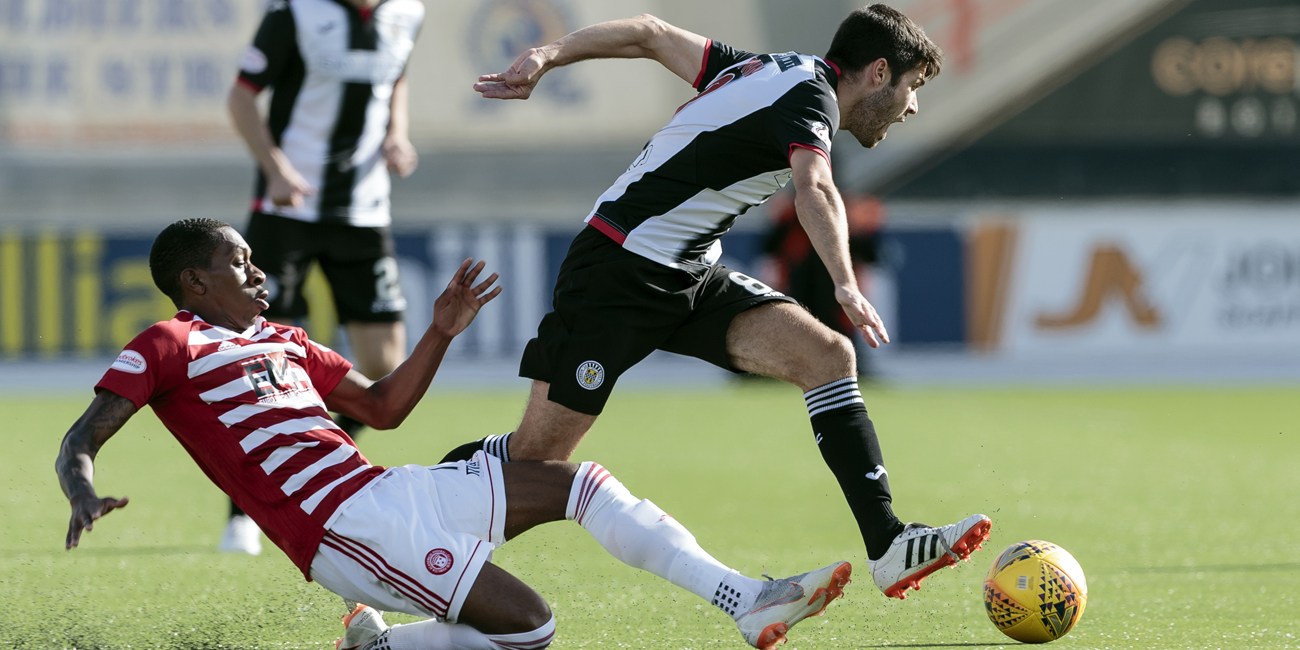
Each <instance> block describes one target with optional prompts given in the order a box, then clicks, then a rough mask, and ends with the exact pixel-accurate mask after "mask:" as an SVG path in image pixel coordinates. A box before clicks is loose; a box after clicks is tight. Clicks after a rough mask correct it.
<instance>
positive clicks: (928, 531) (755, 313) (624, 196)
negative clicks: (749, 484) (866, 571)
mask: <svg viewBox="0 0 1300 650" xmlns="http://www.w3.org/2000/svg"><path fill="white" fill-rule="evenodd" d="M599 58H648V59H654V60H655V61H658V62H659V63H661V64H662V65H663V66H664V67H666V68H668V70H670V71H672V72H673V73H674V74H676V75H677V76H678V77H681V78H682V79H683V80H684V81H686V82H687V83H690V84H692V85H693V86H694V87H695V88H696V89H697V90H698V91H699V94H698V95H697V96H696V97H695V98H694V99H692V100H690V101H689V102H687V103H685V104H683V105H682V106H681V108H679V109H678V110H677V113H676V114H675V115H674V116H673V118H672V120H671V121H669V123H668V125H667V126H665V127H664V128H663V129H661V130H660V131H659V132H658V133H656V134H655V135H654V137H652V138H651V139H650V141H649V142H648V143H647V144H646V146H645V148H644V149H643V150H642V151H641V154H640V155H638V156H637V157H636V159H635V160H633V161H632V164H631V166H629V167H628V169H627V171H626V172H624V173H623V175H622V176H621V177H619V179H618V181H617V182H616V183H614V185H613V186H612V187H610V188H609V189H608V190H607V191H606V192H605V193H604V194H603V195H602V196H601V197H600V198H599V199H598V200H597V201H596V205H595V207H594V208H593V209H592V211H591V213H590V214H588V215H587V219H586V222H587V224H588V227H587V228H585V229H584V230H583V232H582V233H580V234H579V235H578V236H577V237H576V238H575V239H574V240H573V245H572V246H571V247H570V248H569V253H568V256H567V257H566V258H565V260H564V263H563V264H562V265H561V267H560V275H559V282H558V283H557V284H556V287H555V301H554V311H552V312H551V313H549V314H547V315H546V316H545V317H544V318H543V319H542V322H541V325H540V326H539V327H538V329H537V338H535V339H533V340H532V341H530V342H529V344H528V347H527V348H526V349H525V350H524V356H523V360H522V361H521V362H520V366H519V374H520V375H522V376H524V377H528V378H531V379H532V380H533V388H532V394H531V396H530V398H529V402H528V408H527V410H526V411H525V412H524V417H523V421H522V422H521V423H520V424H519V428H518V430H516V431H515V432H514V433H513V434H508V435H507V436H490V437H488V438H485V439H484V440H481V441H477V442H474V443H469V444H466V445H462V446H461V447H460V448H458V449H456V450H454V451H452V453H451V454H449V455H448V459H456V458H468V457H469V455H470V454H471V453H473V452H475V451H477V450H480V449H482V450H484V451H487V452H488V453H490V454H495V455H497V456H499V457H502V458H504V459H507V460H541V459H557V460H565V459H567V458H568V457H569V456H570V455H572V454H573V451H574V449H576V448H577V446H578V443H579V442H580V441H581V440H582V437H583V436H584V435H585V434H586V433H587V431H588V430H589V429H590V428H591V426H592V424H593V423H594V422H595V421H596V416H597V415H599V414H600V412H601V410H602V409H603V408H604V406H605V401H606V400H607V399H608V398H609V395H610V392H611V391H612V390H613V388H614V383H615V382H616V381H617V380H618V377H619V376H620V375H621V374H622V373H623V372H624V371H626V370H627V369H628V368H631V367H632V366H634V365H636V364H637V363H639V362H640V361H641V360H642V359H644V358H645V357H646V356H647V355H649V354H650V353H651V352H653V351H654V350H656V349H658V350H667V351H669V352H676V353H678V354H684V355H688V356H693V357H696V358H699V359H703V360H705V361H708V362H709V363H712V364H714V365H717V366H719V367H722V368H726V369H728V370H732V371H736V372H749V373H757V374H763V375H768V376H771V377H776V378H778V379H781V380H784V381H787V382H789V383H791V384H794V385H796V386H798V387H799V388H800V389H801V390H802V391H803V394H804V400H805V403H806V404H807V407H808V416H809V417H810V418H811V420H812V427H813V434H814V439H815V440H816V441H817V445H818V447H819V448H820V450H821V453H822V457H823V458H824V459H825V460H826V464H827V465H828V466H829V467H830V469H831V472H833V473H834V474H835V478H836V479H837V480H838V481H839V484H840V487H841V489H842V490H843V492H844V496H845V498H846V499H847V500H848V502H849V508H850V509H851V510H852V512H853V516H854V518H855V519H856V520H857V523H858V527H859V529H860V530H861V532H862V538H863V541H864V542H865V545H866V550H867V557H868V560H869V561H868V565H869V566H870V568H871V575H872V578H873V580H874V581H875V583H876V586H877V587H879V588H880V590H881V591H883V592H884V593H885V595H887V596H892V597H897V598H903V597H904V596H905V593H906V591H907V590H908V589H910V588H916V587H917V586H918V585H919V584H920V582H921V580H922V579H924V578H925V577H926V576H928V575H929V574H931V573H933V572H934V571H936V570H938V569H939V568H942V567H944V566H950V565H952V564H954V563H955V562H957V561H959V560H964V559H966V558H968V557H969V556H970V553H971V552H973V551H974V550H976V549H978V548H979V545H980V544H981V543H982V542H983V541H984V540H985V539H987V538H988V534H989V528H990V525H991V523H990V522H989V519H988V517H985V516H983V515H973V516H970V517H967V518H966V519H964V520H962V521H960V522H958V523H956V524H952V525H949V526H944V527H942V528H931V527H929V526H925V525H922V524H907V525H904V524H903V523H902V522H901V521H899V519H898V517H896V516H895V515H894V512H893V510H892V507H891V503H892V497H891V495H890V491H889V481H888V479H887V478H886V476H887V473H886V471H885V464H884V457H883V456H882V455H881V452H880V444H879V442H878V440H877V438H876V430H875V426H874V425H873V424H872V422H871V419H870V418H869V417H867V410H866V406H865V404H864V403H863V401H862V394H861V392H859V390H858V382H857V372H856V364H855V357H854V351H853V345H852V344H851V343H850V342H849V340H848V339H847V338H845V337H844V336H842V335H840V334H839V333H837V332H835V331H833V330H831V329H830V328H829V327H826V326H825V325H823V324H822V323H821V322H819V321H818V320H817V319H816V318H814V317H813V316H812V315H811V314H809V313H808V311H807V310H806V309H804V308H802V307H801V306H799V305H798V304H797V303H795V302H794V301H793V300H791V299H790V298H788V297H786V296H784V295H782V294H780V293H778V292H776V291H773V290H772V289H771V288H770V287H768V286H767V285H764V284H763V283H761V282H758V281H756V280H754V279H753V278H750V277H748V276H746V275H744V274H741V273H738V272H734V271H732V270H731V269H728V268H726V267H725V266H723V265H721V264H718V258H719V257H720V256H721V254H722V246H721V243H720V241H719V240H720V239H721V237H722V235H723V234H725V233H726V232H727V230H728V229H729V228H730V227H731V225H732V223H734V222H735V220H736V218H737V217H739V216H740V215H741V214H743V213H744V212H745V211H746V210H748V209H749V208H751V207H754V206H755V205H758V204H760V203H762V202H764V201H766V200H767V199H768V198H769V197H770V196H771V195H772V194H773V193H775V192H776V191H777V190H779V189H781V187H782V186H784V185H785V184H786V183H787V182H789V181H790V180H791V179H792V178H793V181H794V186H795V190H796V196H795V207H796V210H797V212H798V215H799V221H800V223H802V224H803V227H804V229H805V230H806V231H807V232H808V236H809V238H810V239H811V240H812V243H813V246H814V248H815V249H816V250H817V254H818V255H819V256H820V257H821V259H822V261H823V262H825V263H826V268H827V270H828V271H830V275H831V277H832V278H833V279H834V281H835V298H836V300H838V301H839V303H840V305H841V306H843V308H844V312H845V313H846V314H847V315H848V317H849V320H850V321H851V322H852V323H853V324H854V325H855V326H856V327H857V328H858V329H859V330H860V331H861V332H862V334H863V336H865V337H866V339H867V342H868V343H869V344H870V345H871V346H872V347H876V346H879V345H880V343H887V342H888V341H889V334H888V333H887V332H886V330H885V326H884V324H883V323H881V321H880V317H879V316H878V315H877V314H876V310H875V309H874V308H873V307H872V306H871V304H870V303H868V302H867V300H866V298H864V297H863V296H862V293H861V292H860V291H859V290H858V285H857V281H856V279H855V277H854V274H853V270H852V268H851V266H850V263H849V253H848V235H847V225H846V219H845V214H844V204H843V202H842V201H841V200H840V194H839V191H838V190H837V189H836V187H835V184H834V182H833V180H832V178H831V167H830V151H831V139H832V138H833V137H834V135H835V131H836V129H837V128H838V129H843V130H845V131H848V132H849V133H851V134H852V135H853V136H854V138H856V139H857V140H858V142H859V143H861V144H862V145H863V146H866V147H874V146H875V145H876V144H877V143H878V142H880V141H881V140H882V139H884V137H885V132H886V131H887V130H888V129H889V126H890V125H891V124H893V123H894V122H902V121H903V120H904V119H905V118H906V117H907V116H908V115H912V114H915V113H916V112H917V102H916V92H917V89H919V88H920V87H921V86H922V85H923V84H925V82H926V81H927V80H929V79H933V78H934V77H935V75H937V74H939V64H940V60H941V59H942V54H941V53H940V51H939V48H937V47H936V46H935V45H934V43H932V42H931V41H930V39H929V38H928V37H926V35H925V33H924V32H923V31H922V30H921V28H920V27H918V26H917V25H916V24H915V23H913V22H912V21H911V20H909V19H908V18H907V17H906V16H904V15H903V14H901V13H899V12H897V11H895V10H893V9H891V8H889V7H887V6H885V5H879V4H877V5H872V6H870V7H867V8H865V9H861V10H858V11H855V12H853V13H852V14H850V15H849V17H848V18H847V19H845V20H844V22H843V23H841V24H840V27H839V30H838V31H837V32H836V34H835V37H834V39H833V40H832V41H831V46H830V50H829V51H828V52H827V54H826V57H825V58H820V57H816V56H808V55H805V54H797V53H794V52H786V53H784V54H752V53H749V52H744V51H741V50H736V49H733V48H731V47H728V46H726V45H723V44H722V43H719V42H717V41H713V40H710V39H707V38H704V37H703V36H700V35H698V34H693V33H691V32H688V31H686V30H683V29H680V28H677V27H674V26H672V25H669V24H667V23H665V22H663V21H662V20H659V19H657V18H655V17H653V16H649V15H643V16H638V17H636V18H632V19H628V20H615V21H611V22H605V23H600V24H597V25H593V26H591V27H587V28H585V29H581V30H578V31H576V32H574V33H572V34H569V35H568V36H565V37H564V38H561V39H560V40H558V41H555V42H554V43H551V44H549V45H546V46H543V47H539V48H534V49H531V50H528V51H527V52H524V53H523V54H522V55H521V56H520V57H519V58H518V59H517V60H516V61H515V63H514V65H512V66H511V67H510V69H509V70H507V71H505V72H503V73H499V74H489V75H484V76H482V77H480V78H479V83H478V84H476V85H475V86H474V89H475V90H477V91H478V92H480V93H482V95H483V96H484V97H489V98H499V99H527V98H528V97H529V95H530V94H531V93H532V92H533V89H534V88H535V87H536V86H537V84H538V82H539V81H541V79H542V76H543V75H545V74H546V72H547V71H549V70H551V69H553V68H556V67H559V66H564V65H569V64H572V63H577V62H579V61H585V60H587V59H599Z"/></svg>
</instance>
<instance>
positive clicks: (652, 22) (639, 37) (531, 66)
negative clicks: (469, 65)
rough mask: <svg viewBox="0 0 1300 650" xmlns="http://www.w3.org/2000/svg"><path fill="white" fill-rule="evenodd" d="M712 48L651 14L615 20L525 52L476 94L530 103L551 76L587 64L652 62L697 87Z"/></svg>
mask: <svg viewBox="0 0 1300 650" xmlns="http://www.w3.org/2000/svg"><path fill="white" fill-rule="evenodd" d="M708 43H709V41H708V39H706V38H704V37H703V36H700V35H699V34H694V33H692V32H688V31H686V30H684V29H682V28H680V27H676V26H674V25H670V24H668V23H666V22H664V21H662V20H659V19H658V18H655V17H654V16H651V15H650V14H641V15H640V16H636V17H635V18H624V19H621V20H611V21H609V22H604V23H597V24H595V25H592V26H590V27H584V28H582V29H579V30H578V31H576V32H573V33H572V34H569V35H568V36H565V37H564V38H561V39H560V40H558V41H555V42H554V43H551V44H549V45H543V46H541V47H535V48H532V49H530V50H528V51H527V52H524V53H523V54H521V55H519V58H518V59H515V62H514V65H511V66H510V69H509V70H507V71H505V72H501V73H497V74H485V75H483V76H481V77H479V78H478V83H476V84H474V90H475V91H477V92H479V93H481V94H482V95H483V96H484V97H487V98H490V99H528V97H529V95H531V94H532V93H533V88H535V87H536V86H537V82H538V81H540V80H541V78H542V75H544V74H546V73H547V71H549V70H551V69H552V68H558V67H560V66H565V65H569V64H570V63H577V62H579V61H586V60H588V59H654V60H655V61H658V62H659V63H660V64H662V65H663V66H664V67H665V68H668V69H669V70H671V71H672V73H673V74H675V75H677V76H679V77H681V78H682V79H684V80H685V81H686V82H687V83H695V79H696V78H697V77H698V76H699V73H700V62H701V61H703V60H704V48H705V47H706V46H707V45H708Z"/></svg>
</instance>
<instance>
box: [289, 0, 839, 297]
mask: <svg viewBox="0 0 1300 650" xmlns="http://www.w3.org/2000/svg"><path fill="white" fill-rule="evenodd" d="M295 1H297V0H295ZM838 81H839V72H838V71H837V69H836V68H835V66H834V65H833V64H830V63H827V62H826V61H823V60H822V59H820V58H818V57H815V56H808V55H804V54H796V53H794V52H788V53H785V54H759V55H755V54H751V53H749V52H743V51H740V50H735V49H732V48H730V47H728V46H726V45H723V44H721V43H718V42H715V41H710V42H709V44H708V47H706V48H705V53H704V62H703V65H702V66H701V70H700V76H699V78H698V79H697V80H696V82H695V87H696V88H697V89H699V90H700V93H699V94H698V95H696V96H695V98H694V99H692V100H690V101H689V102H687V103H685V104H683V105H682V107H681V108H679V109H677V113H676V114H675V115H674V116H673V118H672V120H671V121H670V122H668V125H667V126H665V127H664V128H662V129H660V130H659V132H658V133H656V134H655V135H654V137H653V138H651V139H650V142H648V143H647V144H646V146H645V148H644V149H643V150H642V151H641V154H640V155H639V156H637V158H636V160H635V161H633V162H632V165H631V166H630V167H628V168H627V171H626V172H624V173H623V175H622V176H620V177H619V179H618V182H616V183H614V185H613V186H612V187H610V188H609V189H608V190H606V191H605V193H604V194H602V195H601V197H600V199H598V200H597V201H596V206H595V207H594V208H593V209H592V211H591V214H589V215H587V219H586V222H587V223H588V224H590V225H592V226H594V227H595V228H597V229H599V230H600V231H601V232H603V233H605V234H606V235H608V236H609V237H611V238H612V239H614V240H615V241H617V242H618V243H619V244H621V245H622V246H623V247H624V248H626V249H627V250H629V251H632V252H634V253H636V254H638V255H641V256H643V257H646V258H649V259H651V260H654V261H656V262H659V263H660V264H664V265H667V266H671V267H674V268H680V269H683V270H687V271H691V272H699V271H700V270H702V269H704V268H707V267H708V266H710V265H712V264H714V263H715V262H717V261H718V258H719V257H720V256H721V255H722V245H721V244H720V243H719V239H720V238H721V237H722V235H723V234H724V233H726V232H727V230H728V229H729V228H731V225H732V223H733V222H734V221H735V220H736V217H738V216H740V215H741V214H743V213H744V212H745V211H746V210H748V209H750V208H752V207H754V206H756V205H758V204H760V203H762V202H764V201H766V200H767V199H768V198H769V197H771V196H772V195H773V194H775V193H776V191H777V190H779V189H781V188H782V187H784V186H785V184H786V183H787V182H789V181H790V177H791V171H790V154H791V153H792V152H793V150H794V148H796V147H801V148H806V149H811V150H813V151H817V152H819V153H821V154H822V155H823V156H826V157H827V160H828V161H829V160H830V150H831V138H832V137H834V135H835V129H836V127H837V126H838V125H839V120H840V117H839V107H838V106H837V105H836V103H835V102H836V98H835V87H836V84H837V83H838Z"/></svg>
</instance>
